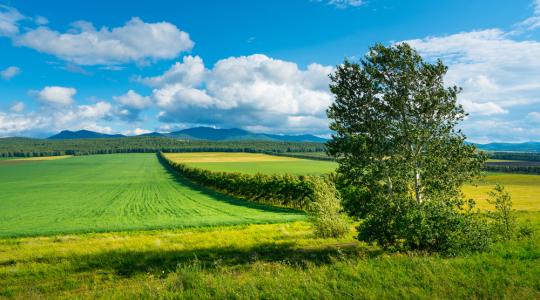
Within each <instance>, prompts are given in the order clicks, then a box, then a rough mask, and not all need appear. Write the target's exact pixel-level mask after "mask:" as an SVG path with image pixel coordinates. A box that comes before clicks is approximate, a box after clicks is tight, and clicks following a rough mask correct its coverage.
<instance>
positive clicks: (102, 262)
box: [69, 243, 381, 277]
mask: <svg viewBox="0 0 540 300" xmlns="http://www.w3.org/2000/svg"><path fill="white" fill-rule="evenodd" d="M380 254H381V251H380V250H368V249H366V248H359V247H358V245H357V244H355V243H351V244H342V245H334V246H327V247H318V248H301V249H298V248H293V244H271V243H266V244H259V245H257V246H256V247H252V248H247V249H246V248H237V247H213V248H206V249H191V250H164V251H159V250H150V251H125V250H120V251H109V252H102V253H99V254H92V255H83V256H77V257H70V258H69V261H70V264H71V265H72V267H73V268H74V270H75V271H77V272H88V271H90V272H92V271H96V270H106V271H110V272H112V273H115V274H117V275H120V276H126V277H131V276H135V275H137V274H141V273H155V274H165V273H168V272H172V271H175V270H176V269H177V268H182V267H186V266H190V265H193V264H195V263H196V264H198V265H200V266H201V267H203V268H205V269H210V270H212V269H215V268H218V267H226V266H241V265H248V264H250V263H253V262H279V263H285V264H288V265H292V266H296V267H301V268H305V267H307V266H308V265H309V264H315V265H322V264H330V263H332V262H334V261H336V260H337V259H345V258H347V257H356V258H357V257H358V256H359V255H360V256H365V257H375V256H378V255H380Z"/></svg>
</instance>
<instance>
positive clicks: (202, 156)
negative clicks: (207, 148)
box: [165, 152, 299, 163]
mask: <svg viewBox="0 0 540 300" xmlns="http://www.w3.org/2000/svg"><path fill="white" fill-rule="evenodd" d="M165 157H167V158H168V159H171V160H173V161H175V162H180V163H208V162H261V161H297V160H299V159H298V158H292V157H285V156H274V155H268V154H261V153H243V152H240V153H238V152H197V153H165Z"/></svg>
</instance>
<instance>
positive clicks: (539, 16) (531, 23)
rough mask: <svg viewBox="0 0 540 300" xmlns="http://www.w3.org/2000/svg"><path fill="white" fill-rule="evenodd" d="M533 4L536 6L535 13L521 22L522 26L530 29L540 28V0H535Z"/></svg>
mask: <svg viewBox="0 0 540 300" xmlns="http://www.w3.org/2000/svg"><path fill="white" fill-rule="evenodd" d="M532 5H533V8H534V14H533V15H532V16H531V17H529V18H527V19H526V20H524V21H523V22H521V23H519V26H520V27H523V28H525V29H528V30H534V29H537V28H540V0H535V1H534V2H533V4H532Z"/></svg>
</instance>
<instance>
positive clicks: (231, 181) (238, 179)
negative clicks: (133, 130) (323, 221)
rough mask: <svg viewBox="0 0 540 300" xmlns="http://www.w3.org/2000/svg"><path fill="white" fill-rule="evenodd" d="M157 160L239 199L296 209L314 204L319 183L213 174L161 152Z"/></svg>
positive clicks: (305, 179) (278, 176)
mask: <svg viewBox="0 0 540 300" xmlns="http://www.w3.org/2000/svg"><path fill="white" fill-rule="evenodd" d="M158 157H159V159H160V160H161V161H162V162H163V163H165V164H166V165H168V166H170V167H172V168H173V169H174V170H175V171H177V172H179V173H180V174H181V175H182V176H184V177H186V178H188V179H190V180H192V181H194V182H196V183H198V184H200V185H203V186H206V187H209V188H212V189H215V190H217V191H220V192H222V193H225V194H228V195H231V196H235V197H240V198H242V199H246V200H250V201H254V202H260V203H266V204H272V205H278V206H283V207H290V208H295V209H307V208H308V207H309V205H310V203H311V202H313V201H314V194H315V189H316V186H317V184H321V182H320V181H319V180H318V178H317V179H315V177H313V176H296V175H290V174H276V175H266V174H254V175H252V174H244V173H236V172H235V173H228V172H214V171H209V170H206V169H201V168H194V167H189V166H187V165H184V164H182V163H179V162H174V161H172V160H170V159H168V158H167V157H166V156H165V155H164V154H163V153H161V152H160V153H158Z"/></svg>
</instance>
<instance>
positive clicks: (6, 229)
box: [0, 153, 304, 237]
mask: <svg viewBox="0 0 540 300" xmlns="http://www.w3.org/2000/svg"><path fill="white" fill-rule="evenodd" d="M9 161H11V160H9ZM303 218H304V215H303V213H300V212H298V211H293V210H287V209H280V208H275V207H269V206H264V205H259V204H255V203H251V202H247V201H241V200H237V199H234V198H231V197H226V196H223V195H221V194H218V193H215V192H213V191H210V190H208V189H204V188H201V187H198V186H195V185H193V184H192V183H190V182H188V181H186V180H184V179H182V178H179V177H177V176H175V175H174V174H173V173H171V172H170V171H168V170H167V169H166V168H164V166H163V165H161V164H160V163H159V161H158V159H157V157H156V155H155V154H150V153H149V154H111V155H94V156H78V157H69V158H65V159H57V160H30V161H25V163H16V164H4V165H0V222H1V224H2V226H0V236H4V237H7V236H20V235H47V234H56V233H75V232H98V231H119V230H142V229H159V228H172V227H186V226H215V225H233V224H248V223H270V222H285V221H294V220H301V219H303Z"/></svg>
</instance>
